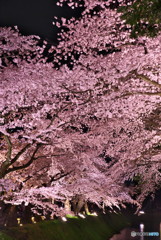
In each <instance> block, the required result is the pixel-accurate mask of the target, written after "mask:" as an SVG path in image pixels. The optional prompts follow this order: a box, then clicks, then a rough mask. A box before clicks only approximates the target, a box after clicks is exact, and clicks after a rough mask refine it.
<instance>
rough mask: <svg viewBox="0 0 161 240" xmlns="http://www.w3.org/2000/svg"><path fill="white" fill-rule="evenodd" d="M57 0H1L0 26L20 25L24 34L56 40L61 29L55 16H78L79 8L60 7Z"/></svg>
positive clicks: (51, 40)
mask: <svg viewBox="0 0 161 240" xmlns="http://www.w3.org/2000/svg"><path fill="white" fill-rule="evenodd" d="M56 2H57V1H56V0H0V27H4V26H14V25H16V26H18V28H19V30H20V32H21V33H22V34H24V35H30V34H34V35H38V36H40V37H42V38H43V39H46V40H48V41H50V42H56V35H57V33H58V31H59V29H57V27H55V26H54V25H53V24H52V22H53V21H54V16H58V17H66V18H68V19H69V18H70V17H72V16H78V14H79V12H80V11H79V10H75V11H73V10H71V9H70V8H69V7H67V6H66V7H63V8H62V7H58V6H57V5H56Z"/></svg>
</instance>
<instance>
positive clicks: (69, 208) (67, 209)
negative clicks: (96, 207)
mask: <svg viewBox="0 0 161 240" xmlns="http://www.w3.org/2000/svg"><path fill="white" fill-rule="evenodd" d="M64 208H65V210H66V212H68V213H70V212H71V205H70V202H69V199H66V200H65V203H64Z"/></svg>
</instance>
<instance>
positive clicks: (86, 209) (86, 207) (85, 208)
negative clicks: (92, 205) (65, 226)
mask: <svg viewBox="0 0 161 240" xmlns="http://www.w3.org/2000/svg"><path fill="white" fill-rule="evenodd" d="M84 210H85V213H86V214H87V215H89V214H90V211H89V208H88V204H87V202H85V204H84Z"/></svg>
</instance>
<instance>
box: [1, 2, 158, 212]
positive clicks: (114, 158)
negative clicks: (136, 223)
mask: <svg viewBox="0 0 161 240" xmlns="http://www.w3.org/2000/svg"><path fill="white" fill-rule="evenodd" d="M63 2H66V1H62V0H61V1H60V3H59V5H61V4H63ZM120 2H122V1H120ZM70 5H71V6H74V5H72V3H70ZM85 6H86V8H85V10H84V12H83V13H82V18H81V19H79V20H78V19H77V20H73V21H71V22H68V23H67V22H66V21H65V20H63V21H62V24H63V26H67V27H68V28H69V31H68V32H67V33H62V35H61V37H62V40H61V41H60V43H59V44H58V46H57V49H55V51H56V52H57V55H56V56H55V61H61V57H62V59H63V58H64V57H65V56H68V55H69V56H70V55H71V59H72V58H73V67H72V69H69V68H68V67H67V66H66V65H64V66H61V67H60V69H59V70H55V69H54V68H53V64H52V63H47V62H46V61H45V60H44V61H43V60H42V59H43V57H42V52H43V49H42V51H41V49H40V47H39V49H38V50H37V45H36V43H35V45H34V46H35V48H34V46H32V47H33V48H34V49H35V50H33V51H36V52H37V55H36V56H35V58H32V57H31V58H30V61H27V60H26V58H25V59H23V58H21V57H19V53H18V54H17V55H16V56H15V58H16V59H18V60H16V65H14V62H15V61H14V59H13V61H12V62H9V63H8V64H6V65H2V66H1V75H0V76H1V80H0V96H1V101H0V132H1V135H0V137H1V145H0V149H1V152H0V154H1V155H0V161H1V167H0V177H1V188H2V190H1V191H3V193H5V194H2V196H1V198H2V199H3V200H4V201H5V202H7V203H8V202H10V203H12V204H21V203H22V202H25V203H26V205H27V204H29V203H31V204H32V206H34V209H33V210H34V211H36V212H41V211H44V214H47V213H49V212H50V213H51V214H56V215H63V214H65V212H66V213H67V212H69V211H70V210H71V209H70V204H69V202H70V203H71V204H72V209H73V210H74V211H75V213H76V214H77V213H78V212H79V211H80V210H81V208H82V206H83V205H85V203H86V202H89V203H94V204H97V205H98V206H99V207H100V208H104V207H111V208H112V207H114V206H116V207H123V206H125V203H131V204H136V206H137V207H138V209H139V208H140V207H141V204H142V203H143V201H144V199H145V198H146V197H147V196H148V195H150V194H153V193H155V191H156V189H158V188H159V187H160V184H161V176H160V171H161V160H160V156H161V124H160V120H161V76H160V74H161V73H160V72H161V71H160V70H161V69H160V68H161V66H160V60H161V59H160V58H161V57H160V52H161V46H160V40H161V36H160V35H158V36H157V37H155V38H153V39H151V38H148V37H138V38H137V39H131V38H130V37H129V36H130V26H127V25H126V24H125V22H124V21H122V20H121V19H120V13H117V9H115V8H112V7H111V5H110V3H109V4H106V5H105V2H104V1H89V0H88V1H85ZM96 6H97V7H98V6H100V8H99V11H98V12H96V14H93V12H92V11H91V10H92V9H93V8H94V7H96ZM111 8H112V9H111ZM1 31H5V32H6V35H7V32H8V31H10V30H9V29H1ZM11 35H12V34H11ZM10 37H11V36H10ZM11 38H12V37H11ZM27 38H29V37H27ZM31 38H32V37H31ZM16 39H17V40H16V41H20V42H21V41H22V39H21V37H20V36H18V35H17V38H16ZM26 44H27V43H26ZM22 46H23V44H22ZM25 47H26V46H25ZM42 48H43V47H42ZM53 48H54V47H53ZM1 51H3V47H2V50H1ZM4 51H6V49H5V50H4ZM74 51H76V52H77V53H79V59H77V60H76V59H75V58H74V54H73V53H74ZM7 55H9V52H7ZM20 55H21V54H20ZM22 55H23V54H22ZM29 56H30V54H29ZM136 179H137V183H136V184H135V186H134V185H133V184H131V185H130V184H129V185H130V186H129V185H128V186H127V184H126V182H127V181H128V182H132V181H133V180H135V182H136ZM5 182H6V184H5ZM9 183H12V184H11V187H9V186H10V184H9ZM57 202H62V203H63V204H64V206H65V209H60V208H59V207H58V205H59V204H58V205H56V203H57Z"/></svg>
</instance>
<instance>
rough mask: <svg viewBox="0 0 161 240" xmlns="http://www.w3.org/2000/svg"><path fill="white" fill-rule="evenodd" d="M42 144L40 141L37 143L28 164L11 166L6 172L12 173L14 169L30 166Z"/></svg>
mask: <svg viewBox="0 0 161 240" xmlns="http://www.w3.org/2000/svg"><path fill="white" fill-rule="evenodd" d="M41 146H42V144H40V143H39V144H37V146H36V148H35V150H34V152H33V154H32V156H31V158H30V160H29V161H28V162H27V163H26V164H24V165H22V166H17V167H12V168H9V169H8V170H7V171H6V174H8V173H10V172H14V171H17V170H21V169H24V168H27V167H29V166H30V165H31V164H32V163H33V161H34V160H35V154H36V153H37V151H38V150H39V148H40V147H41Z"/></svg>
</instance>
